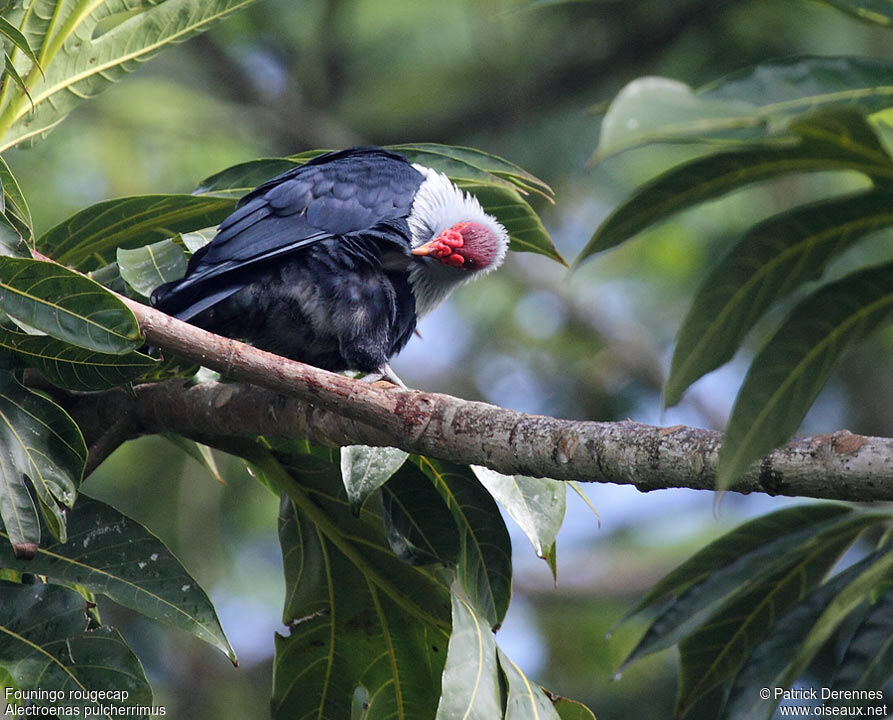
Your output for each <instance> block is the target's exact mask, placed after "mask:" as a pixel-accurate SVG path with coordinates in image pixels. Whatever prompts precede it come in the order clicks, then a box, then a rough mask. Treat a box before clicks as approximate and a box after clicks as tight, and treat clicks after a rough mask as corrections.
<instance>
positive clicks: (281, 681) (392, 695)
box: [272, 466, 447, 720]
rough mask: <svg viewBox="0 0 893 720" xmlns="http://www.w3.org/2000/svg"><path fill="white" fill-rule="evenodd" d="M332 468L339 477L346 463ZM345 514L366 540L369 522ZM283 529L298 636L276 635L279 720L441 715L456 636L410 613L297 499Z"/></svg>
mask: <svg viewBox="0 0 893 720" xmlns="http://www.w3.org/2000/svg"><path fill="white" fill-rule="evenodd" d="M332 471H334V472H332ZM328 472H329V473H331V474H330V475H329V477H330V478H331V479H334V480H337V475H336V473H337V466H335V467H334V468H331V469H330V470H329V471H328ZM342 498H343V496H342ZM325 504H326V505H328V504H329V503H328V501H326V503H325ZM301 507H304V506H303V504H301ZM344 508H345V510H346V502H345V503H344ZM363 512H364V515H366V514H367V512H368V511H367V510H364V511H363ZM345 515H346V516H347V518H348V520H349V521H352V524H353V525H354V526H356V525H360V526H361V527H362V529H361V530H360V532H361V533H362V534H364V535H365V534H366V532H365V527H366V526H365V524H364V523H363V522H362V520H360V519H356V518H353V517H352V516H351V515H350V514H349V512H348V513H345ZM279 523H280V524H279V536H280V542H281V544H282V552H283V560H284V565H285V572H286V592H287V602H286V620H287V622H288V624H289V627H290V629H291V634H290V635H289V636H287V637H282V636H279V635H277V636H276V658H275V661H274V668H273V697H272V714H273V718H274V720H285V719H286V718H287V719H288V720H291V718H295V717H307V716H311V715H312V716H313V717H320V718H323V717H326V718H328V717H331V718H346V717H365V718H382V717H393V718H397V719H398V720H414V718H426V717H432V716H433V714H434V709H435V706H436V702H437V697H438V696H439V695H440V674H441V671H442V669H443V657H444V655H445V653H444V650H445V648H446V639H447V632H446V630H445V629H444V628H442V627H440V628H438V627H435V626H432V625H430V624H429V623H427V622H425V621H424V620H423V619H422V618H420V617H419V616H417V615H414V614H407V613H406V612H405V610H404V609H403V608H401V607H400V605H398V604H397V603H395V602H394V599H393V597H392V596H390V595H388V594H387V593H386V592H383V591H382V589H381V587H380V585H379V584H378V583H377V582H376V581H375V580H374V577H373V576H372V575H371V574H370V573H368V572H367V571H366V570H367V569H366V568H365V567H364V565H363V564H362V563H357V562H355V557H352V556H351V555H352V553H350V552H348V553H347V554H345V553H344V552H343V549H344V548H345V547H347V546H345V545H344V544H342V540H341V539H339V540H338V542H337V543H335V542H333V541H332V536H331V535H329V534H328V533H329V532H330V531H331V528H329V527H328V524H327V523H326V528H321V527H320V525H319V524H317V523H316V522H314V520H313V519H312V518H311V517H310V516H308V515H307V514H306V513H304V512H303V511H302V510H301V509H299V508H297V507H296V506H295V504H293V503H292V501H291V500H289V499H287V498H286V499H284V501H283V504H282V508H281V511H280V519H279ZM346 529H347V530H354V529H356V528H353V527H350V528H346ZM379 532H380V531H379ZM378 542H380V540H378ZM358 545H359V544H358ZM404 567H406V566H404ZM442 592H443V594H444V599H445V595H446V593H445V588H443V589H442ZM363 703H365V707H363ZM358 705H359V707H357V706H358ZM360 711H362V713H361V714H359V715H357V713H358V712H360Z"/></svg>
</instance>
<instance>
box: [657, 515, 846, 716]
mask: <svg viewBox="0 0 893 720" xmlns="http://www.w3.org/2000/svg"><path fill="white" fill-rule="evenodd" d="M860 530H861V528H858V527H857V528H855V529H853V530H852V531H851V533H850V534H849V535H846V536H844V537H843V538H842V539H840V540H838V541H837V542H832V543H827V544H820V545H817V546H816V548H815V549H814V550H812V551H811V552H808V553H807V554H805V555H799V556H795V560H794V562H792V563H791V564H789V565H788V566H786V567H784V568H782V569H781V570H780V571H779V572H777V573H776V574H775V575H773V576H771V577H769V578H767V579H766V580H765V581H763V582H761V583H759V584H758V585H757V586H755V587H753V588H752V589H749V590H746V591H744V592H741V593H736V594H734V595H732V596H731V597H730V598H729V599H728V600H727V601H726V602H724V603H723V604H722V606H721V607H719V608H718V609H717V610H716V612H715V613H714V614H713V615H712V616H711V617H710V618H709V619H708V620H707V621H706V622H705V623H704V624H703V625H701V627H699V628H698V629H697V630H696V631H695V632H693V633H692V634H691V635H689V636H688V637H686V638H685V639H684V640H682V642H680V643H679V684H678V690H677V695H676V709H675V711H674V717H677V718H681V717H683V716H684V715H685V713H686V712H687V711H688V709H689V708H690V707H691V706H692V705H694V703H695V702H696V701H697V700H698V699H699V698H700V697H701V696H703V695H704V694H705V693H706V692H707V691H709V690H710V689H711V688H713V687H714V686H715V685H717V684H719V683H720V682H723V681H724V680H726V679H728V678H730V677H732V676H733V675H734V673H735V672H736V671H737V670H738V668H739V667H740V666H741V665H742V664H743V663H744V661H745V660H746V659H747V657H748V655H750V652H751V650H753V648H754V646H755V645H756V644H757V643H758V642H759V641H760V640H761V639H762V638H763V637H765V636H766V635H767V634H769V633H771V632H772V631H773V628H774V622H775V620H776V619H777V618H779V617H781V616H782V615H783V614H784V613H785V612H787V611H788V610H789V609H790V608H792V607H793V606H794V605H795V604H796V603H798V602H799V601H800V600H801V599H802V598H803V596H804V595H806V593H807V592H808V591H810V590H812V589H813V588H814V587H816V586H817V585H818V584H819V583H821V582H822V579H823V578H824V577H825V574H826V573H827V572H828V571H829V570H830V569H831V567H833V565H834V563H836V562H837V560H838V559H839V558H840V556H841V554H842V553H843V552H844V551H845V550H846V548H847V547H849V545H850V543H852V541H853V539H854V536H855V535H856V534H857V533H858V532H859V531H860Z"/></svg>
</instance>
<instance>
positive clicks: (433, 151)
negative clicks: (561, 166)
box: [388, 143, 555, 200]
mask: <svg viewBox="0 0 893 720" xmlns="http://www.w3.org/2000/svg"><path fill="white" fill-rule="evenodd" d="M388 149H389V150H393V151H394V152H397V153H400V154H401V155H403V157H405V158H406V159H407V160H409V162H411V163H418V164H419V165H424V166H425V167H430V168H433V169H435V170H437V171H438V172H441V173H443V174H444V175H447V176H448V177H449V178H450V179H451V180H453V182H457V181H464V182H471V183H477V182H483V183H484V184H496V185H505V186H507V187H511V186H514V187H515V188H517V189H518V190H520V191H522V192H527V191H533V192H535V193H537V194H539V195H541V196H542V197H544V198H546V199H547V200H551V199H552V196H553V195H554V194H555V193H554V191H553V190H552V188H551V187H549V186H548V185H547V184H546V183H544V182H543V181H542V180H540V179H539V178H538V177H536V176H535V175H532V174H530V173H529V172H527V171H526V170H524V169H523V168H521V167H519V166H518V165H515V164H514V163H511V162H509V161H507V160H503V159H502V158H501V157H498V156H497V155H492V154H490V153H486V152H483V151H482V150H477V149H475V148H470V147H461V146H458V145H441V144H439V143H405V144H402V145H389V146H388Z"/></svg>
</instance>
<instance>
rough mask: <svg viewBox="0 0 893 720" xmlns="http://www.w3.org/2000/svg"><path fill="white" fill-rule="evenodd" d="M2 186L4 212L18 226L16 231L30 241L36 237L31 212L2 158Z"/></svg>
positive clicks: (0, 182)
mask: <svg viewBox="0 0 893 720" xmlns="http://www.w3.org/2000/svg"><path fill="white" fill-rule="evenodd" d="M0 185H2V186H3V205H4V208H3V212H4V213H6V215H7V216H8V217H9V219H10V220H11V221H12V222H13V224H16V225H17V228H16V229H17V230H18V231H19V232H20V233H21V234H22V235H24V237H25V239H26V240H28V241H30V240H31V239H32V238H33V237H34V225H33V222H32V220H31V210H30V208H29V207H28V202H27V201H26V200H25V196H24V194H23V193H22V189H21V188H20V187H19V183H18V181H17V180H16V179H15V176H14V175H13V174H12V170H10V169H9V165H7V164H6V160H4V159H3V158H2V157H0ZM16 221H18V223H16Z"/></svg>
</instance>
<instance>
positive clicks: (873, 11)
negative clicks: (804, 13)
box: [822, 0, 893, 27]
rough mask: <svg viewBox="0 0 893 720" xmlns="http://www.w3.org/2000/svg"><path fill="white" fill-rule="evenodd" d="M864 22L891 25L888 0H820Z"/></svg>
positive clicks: (892, 10)
mask: <svg viewBox="0 0 893 720" xmlns="http://www.w3.org/2000/svg"><path fill="white" fill-rule="evenodd" d="M822 2H826V3H828V4H829V5H833V6H834V7H836V8H838V9H839V10H843V11H844V12H845V13H848V14H850V15H852V16H853V17H857V18H859V19H860V20H864V21H865V22H870V23H876V24H878V25H886V26H887V27H889V26H891V25H893V5H891V4H890V0H822Z"/></svg>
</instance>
